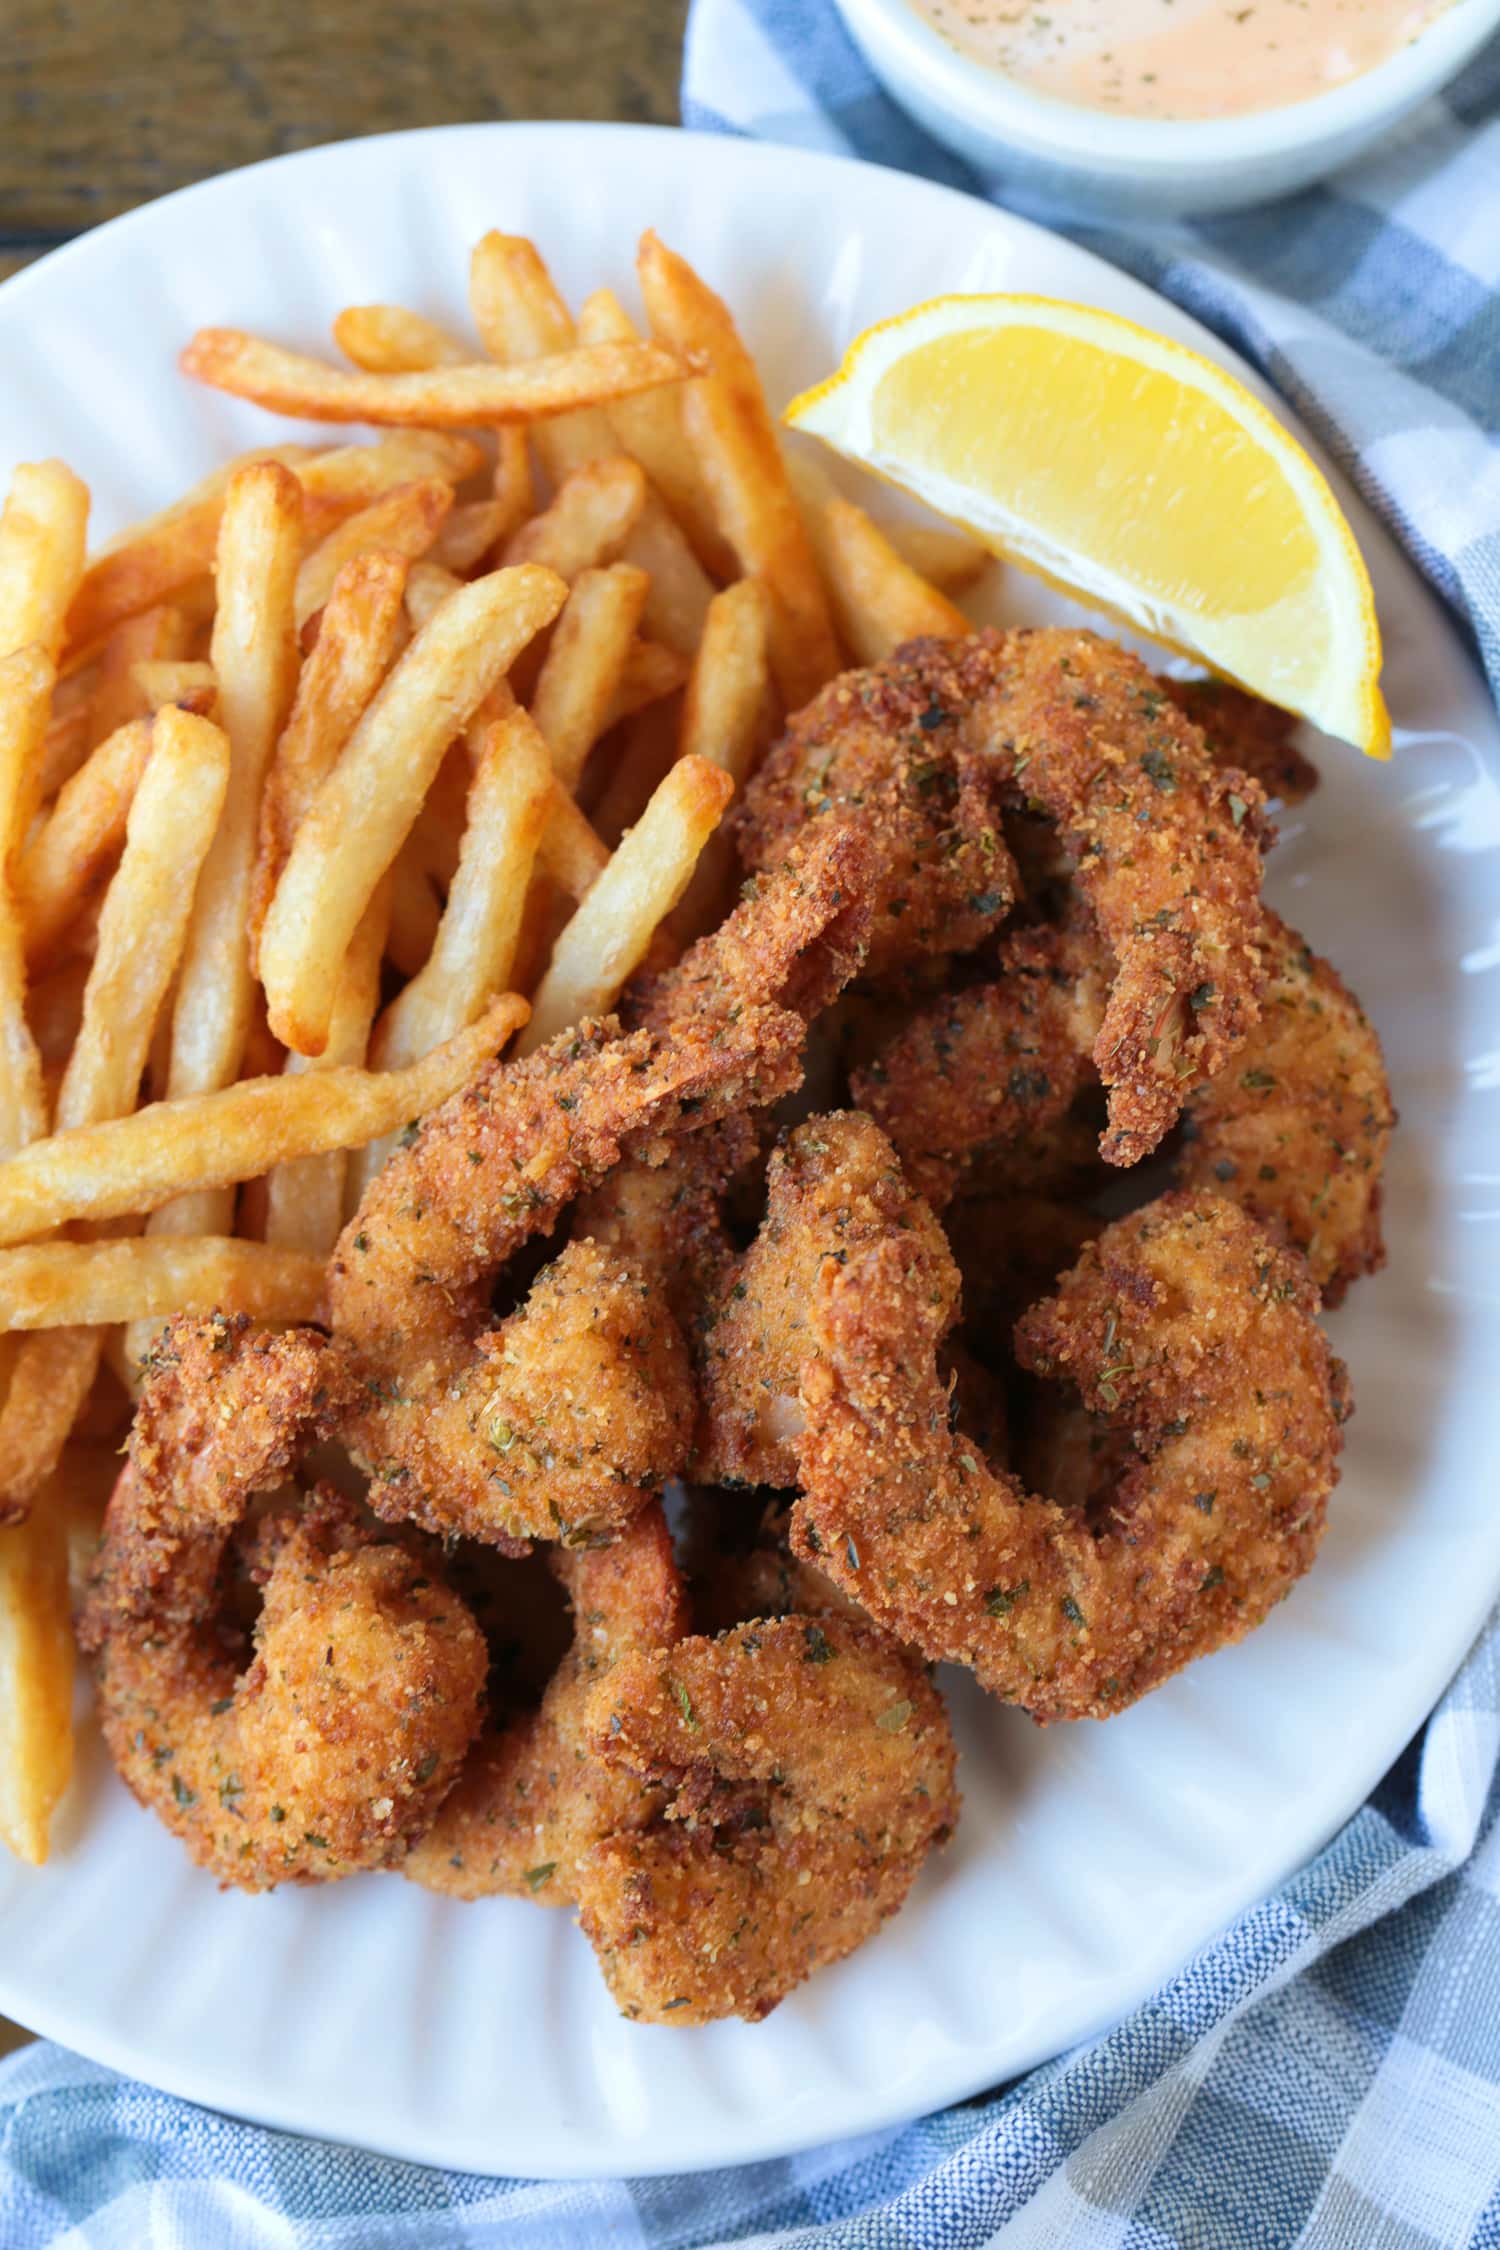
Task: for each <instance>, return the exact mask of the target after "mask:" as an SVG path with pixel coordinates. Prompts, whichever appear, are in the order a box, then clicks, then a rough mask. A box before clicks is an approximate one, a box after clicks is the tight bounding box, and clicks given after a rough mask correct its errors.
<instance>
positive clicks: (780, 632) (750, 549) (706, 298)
mask: <svg viewBox="0 0 1500 2250" xmlns="http://www.w3.org/2000/svg"><path fill="white" fill-rule="evenodd" d="M639 271H640V279H641V290H642V294H643V295H644V297H645V300H646V310H647V312H648V313H649V315H650V319H651V327H652V332H653V333H654V334H655V335H656V336H658V337H659V338H661V339H662V341H663V342H665V343H668V344H670V345H671V346H672V347H673V348H674V349H676V350H678V351H679V353H680V354H681V355H682V358H683V361H684V364H685V365H688V364H691V365H705V366H706V367H707V369H708V373H707V374H706V375H704V376H702V377H701V378H700V379H699V380H698V381H696V382H691V383H687V384H684V386H683V389H682V418H683V426H684V428H685V429H686V431H687V433H688V437H689V439H690V441H691V443H692V445H693V448H694V450H695V452H696V454H697V457H698V461H699V465H700V468H701V470H702V474H703V479H704V482H705V484H706V485H707V487H708V490H709V492H710V494H711V495H712V497H713V503H714V509H715V512H716V514H717V516H718V519H719V524H720V528H721V529H722V530H723V532H724V535H725V537H726V538H727V539H728V541H729V543H730V545H731V546H732V547H733V548H734V551H735V553H736V554H737V555H738V556H739V558H740V564H741V567H742V569H743V570H744V573H745V575H746V577H747V578H760V579H762V580H764V582H765V585H766V588H767V591H768V592H769V593H770V596H771V599H772V603H773V605H774V606H773V616H772V632H771V662H772V667H773V669H774V671H775V675H776V684H777V687H778V688H779V690H780V692H781V696H782V700H783V701H784V702H785V704H786V706H787V708H788V710H791V711H795V710H799V709H800V708H801V706H802V705H803V704H804V703H806V702H807V701H808V699H809V698H810V697H811V696H813V695H815V694H816V693H817V691H818V689H819V688H820V687H821V686H822V685H823V683H824V682H825V680H830V679H832V677H833V675H834V674H835V672H837V670H838V668H839V652H838V643H837V641H836V639H835V638H834V631H833V621H832V619H831V618H830V616H829V614H828V604H827V601H826V599H825V598H824V593H823V587H822V583H821V581H820V579H819V577H818V568H817V564H816V562H815V561H814V559H813V554H812V550H811V548H810V547H809V545H808V540H807V534H806V532H805V530H804V529H803V524H802V518H801V515H800V513H799V511H798V507H797V503H796V500H795V499H794V497H793V495H792V490H791V486H790V485H789V483H788V481H787V476H786V470H785V467H784V465H783V462H782V458H781V448H780V446H779V444H778V443H777V438H776V427H775V424H774V423H773V421H772V419H771V415H770V411H769V409H768V408H767V405H766V400H765V393H764V391H763V390H762V389H761V382H760V376H759V374H758V372H757V370H756V366H755V362H754V360H753V359H752V358H751V357H750V354H749V353H748V352H747V351H746V349H745V346H744V344H743V343H742V341H741V339H740V336H739V332H738V330H737V329H736V327H735V325H734V321H733V319H732V318H731V316H730V313H729V310H728V308H727V306H725V305H724V303H723V302H722V301H721V299H719V298H718V297H716V296H715V294H714V292H713V291H712V290H711V289H710V288H709V287H708V285H707V284H706V282H704V281H703V280H702V279H701V278H700V276H699V275H698V274H696V273H695V272H694V271H693V269H692V267H691V266H690V265H689V264H688V263H687V261H686V259H684V258H680V257H678V256H677V254H676V252H675V251H671V250H668V249H667V247H666V245H665V244H664V243H663V242H661V241H660V240H659V239H658V237H657V236H656V235H655V234H652V233H649V232H648V233H647V234H645V235H643V236H642V238H641V248H640V258H639Z"/></svg>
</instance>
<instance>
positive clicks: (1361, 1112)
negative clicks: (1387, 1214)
mask: <svg viewBox="0 0 1500 2250" xmlns="http://www.w3.org/2000/svg"><path fill="white" fill-rule="evenodd" d="M1266 923H1267V936H1266V955H1267V961H1268V964H1269V969H1270V978H1269V982H1268V984H1267V986H1266V992H1265V998H1264V1000H1263V1001H1262V1003H1261V1018H1260V1022H1259V1023H1258V1024H1257V1025H1256V1027H1255V1029H1254V1031H1252V1032H1251V1034H1250V1037H1249V1038H1248V1039H1247V1040H1246V1042H1245V1045H1244V1046H1243V1048H1242V1049H1241V1050H1240V1053H1239V1054H1238V1055H1237V1056H1236V1057H1235V1060H1234V1062H1233V1064H1232V1065H1231V1066H1230V1068H1229V1069H1228V1070H1226V1071H1224V1072H1223V1073H1222V1074H1221V1075H1220V1076H1219V1077H1218V1078H1215V1079H1213V1080H1212V1081H1211V1082H1210V1083H1209V1084H1208V1085H1206V1086H1202V1087H1199V1089H1198V1090H1197V1092H1196V1093H1195V1094H1194V1095H1193V1098H1192V1100H1191V1102H1190V1103H1189V1105H1188V1111H1187V1117H1186V1120H1185V1128H1184V1134H1183V1149H1182V1154H1181V1157H1180V1159H1179V1162H1178V1167H1177V1176H1178V1178H1179V1180H1180V1181H1181V1182H1182V1184H1183V1185H1184V1186H1186V1187H1214V1188H1217V1189H1218V1191H1219V1192H1220V1193H1221V1194H1223V1195H1229V1196H1232V1197H1233V1198H1234V1200H1235V1202H1236V1203H1240V1204H1243V1205H1244V1207H1245V1209H1246V1210H1247V1211H1253V1212H1254V1214H1255V1216H1256V1217H1257V1218H1258V1219H1262V1220H1264V1221H1265V1222H1266V1224H1267V1225H1269V1226H1271V1227H1273V1228H1274V1229H1276V1230H1277V1231H1278V1232H1280V1233H1281V1234H1282V1235H1284V1236H1285V1238H1286V1240H1287V1241H1288V1242H1290V1243H1292V1244H1294V1245H1295V1247H1296V1248H1297V1249H1299V1250H1300V1251H1302V1253H1303V1255H1304V1256H1305V1257H1306V1259H1307V1262H1308V1264H1309V1266H1310V1267H1311V1268H1312V1275H1313V1279H1314V1280H1315V1281H1316V1282H1317V1283H1318V1286H1319V1287H1320V1288H1321V1290H1322V1292H1323V1301H1324V1303H1325V1304H1329V1305H1336V1304H1338V1303H1340V1302H1341V1301H1342V1299H1343V1297H1344V1295H1345V1293H1346V1291H1347V1290H1348V1287H1349V1284H1350V1282H1351V1281H1357V1280H1358V1279H1359V1277H1360V1275H1361V1274H1366V1273H1376V1272H1378V1271H1379V1269H1380V1267H1381V1266H1383V1265H1384V1263H1385V1244H1384V1241H1383V1240H1382V1238H1381V1231H1380V1195H1381V1175H1382V1173H1383V1171H1384V1168H1385V1157H1386V1150H1387V1149H1388V1147H1389V1145H1390V1138H1391V1134H1392V1132H1393V1130H1394V1129H1395V1125H1396V1111H1395V1107H1394V1105H1393V1103H1392V1101H1391V1089H1390V1082H1389V1080H1388V1079H1387V1077H1386V1073H1385V1059H1384V1057H1383V1056H1382V1054H1381V1051H1380V1041H1379V1039H1378V1038H1377V1037H1376V1035H1375V1030H1374V1027H1373V1026H1372V1024H1371V1022H1370V1019H1369V1017H1368V1016H1367V1015H1366V1014H1365V1012H1364V1009H1363V1008H1362V1007H1361V1006H1360V1004H1359V1002H1358V1000H1356V998H1355V997H1354V994H1353V993H1352V992H1351V991H1350V990H1349V987H1348V986H1347V985H1346V984H1345V983H1344V981H1343V979H1342V978H1341V977H1340V976H1339V974H1338V972H1337V970H1336V969H1334V968H1333V967H1332V965H1331V964H1330V963H1329V962H1327V961H1324V960H1322V959H1320V957H1319V956H1318V955H1317V954H1316V953H1314V952H1313V951H1312V949H1311V948H1310V947H1309V946H1308V944H1307V943H1306V941H1305V939H1303V938H1301V937H1299V936H1298V934H1297V932H1296V931H1295V930H1293V929H1289V928H1288V927H1287V925H1286V923H1285V922H1283V921H1282V920H1281V919H1280V917H1279V916H1278V915H1274V914H1268V915H1267V917H1266Z"/></svg>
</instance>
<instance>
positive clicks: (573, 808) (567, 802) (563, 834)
mask: <svg viewBox="0 0 1500 2250" xmlns="http://www.w3.org/2000/svg"><path fill="white" fill-rule="evenodd" d="M608 865H609V846H608V845H607V844H606V843H605V842H604V841H603V839H602V838H601V837H600V836H599V834H598V833H597V831H596V830H595V828H594V826H593V823H592V822H591V821H589V820H588V819H586V818H585V816H584V815H583V813H581V812H580V811H579V809H578V807H577V805H576V804H575V803H574V801H573V799H572V797H571V796H570V795H569V794H568V792H567V790H566V789H564V788H563V786H562V784H561V782H559V781H556V780H554V782H553V784H552V789H551V793H550V795H549V797H548V799H547V825H546V827H545V828H544V829H543V830H542V840H541V843H540V845H539V847H538V850H537V866H538V870H539V872H540V873H541V874H544V875H546V876H547V877H548V878H549V879H550V880H551V881H552V882H554V883H556V885H557V887H558V889H559V890H561V891H565V892H566V893H567V895H568V897H569V898H570V899H572V901H573V902H574V904H575V905H577V904H578V902H579V901H580V900H581V899H584V898H586V897H587V896H588V894H589V892H590V891H591V890H592V889H593V887H594V885H595V883H597V882H598V880H599V877H600V876H601V875H602V874H603V873H604V870H605V868H606V867H608Z"/></svg>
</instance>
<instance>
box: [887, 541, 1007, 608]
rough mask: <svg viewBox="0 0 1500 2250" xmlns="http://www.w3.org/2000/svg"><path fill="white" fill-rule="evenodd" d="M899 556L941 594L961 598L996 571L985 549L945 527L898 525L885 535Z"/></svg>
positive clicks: (988, 551)
mask: <svg viewBox="0 0 1500 2250" xmlns="http://www.w3.org/2000/svg"><path fill="white" fill-rule="evenodd" d="M886 536H887V538H888V539H889V540H890V542H891V545H892V546H893V547H894V548H895V550H896V552H897V554H898V555H901V556H903V557H904V558H905V560H906V561H907V562H909V563H910V564H911V567H912V569H913V570H915V571H917V572H919V573H920V575H921V576H922V577H923V578H925V579H926V580H927V582H928V584H929V585H930V586H936V588H937V590H938V592H939V593H940V594H961V593H962V592H963V591H964V589H965V588H966V587H968V586H972V585H973V584H974V583H975V581H976V580H977V579H980V578H982V577H983V576H984V574H985V572H986V571H987V570H993V569H994V568H995V567H996V564H995V557H994V556H993V555H992V554H991V553H990V550H989V548H988V547H985V546H981V544H980V542H979V541H978V540H977V539H975V538H973V537H972V536H971V534H970V533H969V532H967V531H959V530H958V529H957V528H956V526H954V525H952V524H945V523H899V524H894V525H892V526H890V527H889V528H888V529H887V533H886Z"/></svg>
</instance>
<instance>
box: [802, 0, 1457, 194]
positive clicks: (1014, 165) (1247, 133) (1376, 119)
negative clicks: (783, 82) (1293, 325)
mask: <svg viewBox="0 0 1500 2250" xmlns="http://www.w3.org/2000/svg"><path fill="white" fill-rule="evenodd" d="M835 4H836V6H837V7H838V10H839V13H840V14H841V15H842V17H843V19H844V23H845V25H846V27H847V29H848V31H849V34H850V36H851V37H852V38H853V40H854V42H855V44H856V45H857V46H858V47H859V49H860V50H861V52H862V53H863V55H864V57H865V59H866V61H867V62H868V63H869V65H870V68H871V69H872V70H873V71H874V73H875V75H876V77H877V78H879V79H880V81H881V83H882V84H883V85H884V86H885V88H886V90H887V92H888V93H889V94H890V96H891V98H892V99H893V100H894V101H896V102H898V103H899V104H900V106H901V107H902V108H903V109H905V110H907V111H909V112H910V114H911V115H912V116H913V117H914V118H915V119H916V120H917V123H918V124H919V125H922V126H925V127H926V129H927V131H928V132H929V133H931V134H932V135H933V136H934V137H935V138H936V139H938V140H941V141H945V142H946V143H947V144H948V146H949V147H950V148H953V149H956V150H957V151H958V153H959V155H960V156H964V157H967V158H968V159H969V161H970V162H971V163H973V164H976V165H978V166H979V167H980V168H981V169H982V170H984V171H985V172H987V173H994V174H997V175H998V176H999V178H1000V179H1001V181H1002V182H1003V183H1004V184H1006V185H1014V186H1016V187H1020V188H1024V189H1025V190H1026V191H1028V192H1029V193H1034V194H1037V195H1040V196H1043V197H1045V198H1047V199H1048V200H1049V201H1050V202H1052V203H1053V204H1054V205H1056V206H1057V207H1058V208H1059V209H1061V210H1063V211H1065V212H1069V213H1073V214H1076V215H1078V216H1080V217H1104V218H1121V217H1126V218H1170V217H1178V216H1183V215H1186V214H1187V213H1190V212H1211V211H1232V210H1238V209H1239V208H1240V207H1241V206H1242V205H1244V204H1247V203H1261V202H1264V201H1266V200H1267V199H1268V198H1269V197H1271V196H1276V195H1287V194H1290V193H1291V191H1292V190H1293V189H1295V188H1300V187H1305V186H1306V185H1307V184H1308V182H1309V181H1310V180H1317V179H1321V178H1322V177H1323V176H1324V174H1325V173H1328V172H1332V171H1335V170H1337V168H1338V167H1339V166H1340V165H1342V164H1347V163H1348V162H1349V161H1350V160H1351V158H1353V157H1355V156H1358V155H1359V154H1360V153H1361V152H1362V151H1363V150H1364V149H1365V148H1367V147H1368V146H1369V144H1370V143H1371V142H1372V141H1374V140H1376V139H1378V137H1379V136H1380V135H1381V134H1382V133H1384V132H1386V131H1387V130H1388V129H1389V128H1390V127H1391V126H1392V125H1394V124H1395V122H1396V121H1397V119H1398V118H1400V117H1404V116H1405V115H1406V113H1407V112H1408V111H1409V110H1411V109H1414V108H1415V107H1416V105H1417V104H1418V103H1419V102H1422V101H1425V100H1426V99H1427V97H1428V95H1429V94H1432V93H1435V92H1436V90H1437V89H1438V87H1440V86H1442V85H1445V84H1446V83H1447V81H1448V80H1449V79H1450V78H1452V77H1453V76H1454V75H1455V73H1456V72H1458V71H1459V70H1461V69H1462V68H1463V66H1464V64H1465V63H1466V62H1467V61H1468V60H1469V58H1470V56H1471V55H1473V54H1474V53H1475V51H1476V50H1477V49H1478V48H1479V47H1480V46H1482V45H1483V43H1484V41H1485V39H1486V38H1487V37H1488V36H1489V34H1490V33H1491V32H1493V31H1494V30H1495V29H1496V28H1497V27H1500V0H1452V5H1451V6H1450V7H1448V8H1447V9H1445V10H1444V12H1443V14H1442V15H1440V16H1438V17H1437V18H1436V19H1435V20H1434V21H1433V22H1432V23H1431V24H1429V25H1428V27H1427V29H1426V30H1425V31H1423V32H1421V33H1420V34H1419V35H1418V36H1417V38H1415V39H1414V40H1413V41H1412V42H1411V43H1410V45H1409V46H1405V47H1402V48H1399V49H1398V50H1397V51H1396V53H1395V54H1393V55H1391V56H1389V57H1388V58H1387V59H1386V61H1385V62H1383V63H1379V64H1377V65H1376V67H1375V68H1374V69H1373V70H1367V71H1364V72H1362V73H1361V75H1360V76H1359V77H1357V78H1351V79H1349V80H1348V81H1347V83H1346V84H1344V85H1342V86H1337V87H1334V88H1333V89H1332V91H1331V92H1329V93H1326V94H1315V95H1313V96H1312V97H1311V98H1310V99H1308V100H1306V101H1300V102H1288V103H1286V104H1284V105H1283V106H1282V107H1281V108H1278V109H1264V110H1253V111H1250V112H1249V113H1247V114H1246V115H1244V116H1240V117H1223V118H1203V119H1199V118H1193V119H1183V120H1180V121H1179V120H1163V119H1161V118H1154V117H1152V118H1147V117H1121V116H1117V115H1116V114H1114V113H1113V112H1112V111H1105V110H1100V109H1088V108H1085V107H1084V106H1083V105H1082V104H1079V103H1073V102H1060V101H1054V100H1053V99H1052V98H1051V97H1050V96H1048V95H1044V94H1037V93H1033V92H1032V91H1031V89H1030V88H1029V87H1026V86H1023V85H1022V84H1021V83H1020V82H1019V81H1018V80H1017V79H1014V78H1010V77H1007V76H1006V75H1005V73H1004V72H1003V71H999V70H994V69H991V68H990V67H989V66H988V65H987V64H985V63H981V62H976V61H973V60H971V59H970V57H969V56H967V55H964V54H961V53H960V52H959V50H958V49H957V48H956V47H954V46H952V45H951V44H950V43H949V41H948V40H946V39H945V38H943V36H942V34H941V33H940V32H938V31H935V30H934V29H933V27H932V25H931V24H930V23H929V22H928V21H927V20H926V18H925V17H924V16H922V15H920V14H919V13H918V12H917V9H916V8H915V7H914V6H913V5H911V0H835Z"/></svg>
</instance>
